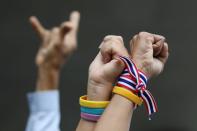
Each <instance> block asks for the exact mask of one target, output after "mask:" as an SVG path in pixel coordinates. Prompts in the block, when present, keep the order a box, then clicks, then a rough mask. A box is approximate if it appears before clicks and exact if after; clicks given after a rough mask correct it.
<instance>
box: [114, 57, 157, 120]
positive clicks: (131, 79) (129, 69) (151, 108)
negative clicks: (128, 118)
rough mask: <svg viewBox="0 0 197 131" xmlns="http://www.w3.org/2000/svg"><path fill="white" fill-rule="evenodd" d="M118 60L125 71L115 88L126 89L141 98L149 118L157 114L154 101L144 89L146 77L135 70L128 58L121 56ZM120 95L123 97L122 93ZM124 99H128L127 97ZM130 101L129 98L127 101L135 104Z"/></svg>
mask: <svg viewBox="0 0 197 131" xmlns="http://www.w3.org/2000/svg"><path fill="white" fill-rule="evenodd" d="M119 58H120V59H121V60H122V61H123V62H124V63H125V69H124V71H123V72H122V74H121V75H120V77H119V78H118V81H117V84H116V86H117V87H121V88H124V89H127V90H128V91H130V93H131V94H135V95H136V96H138V97H139V98H141V99H142V100H143V102H144V103H145V106H146V109H147V111H148V115H149V116H150V115H152V114H153V113H155V112H157V111H158V108H157V104H156V102H155V99H154V98H153V96H152V94H151V93H150V92H149V91H148V90H147V88H146V85H147V77H146V76H145V75H144V73H142V72H141V71H139V70H138V69H137V67H136V65H135V64H134V62H133V61H132V60H131V59H130V58H127V57H122V56H120V57H119ZM117 94H118V93H117ZM122 95H124V93H123V94H122ZM125 97H126V98H127V99H129V98H128V96H125ZM132 99H133V97H131V99H129V100H131V101H132V102H134V103H135V104H137V103H136V101H133V100H132ZM137 105H140V104H137ZM149 118H150V117H149Z"/></svg>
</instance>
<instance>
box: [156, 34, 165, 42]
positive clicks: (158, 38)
mask: <svg viewBox="0 0 197 131" xmlns="http://www.w3.org/2000/svg"><path fill="white" fill-rule="evenodd" d="M153 36H154V41H155V43H156V42H158V41H160V40H161V39H164V40H165V37H164V36H162V35H158V34H153Z"/></svg>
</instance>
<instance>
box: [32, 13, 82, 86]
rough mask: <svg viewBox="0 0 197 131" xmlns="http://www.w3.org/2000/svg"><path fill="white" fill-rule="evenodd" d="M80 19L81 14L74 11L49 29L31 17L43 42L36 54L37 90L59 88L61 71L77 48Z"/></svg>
mask: <svg viewBox="0 0 197 131" xmlns="http://www.w3.org/2000/svg"><path fill="white" fill-rule="evenodd" d="M79 19H80V14H79V13H78V12H76V11H74V12H72V13H71V15H70V20H69V21H66V22H63V23H62V24H61V25H60V26H59V27H54V28H52V29H51V30H48V29H45V28H44V27H43V26H42V25H41V23H40V22H39V20H38V19H37V18H36V17H35V16H32V17H30V23H31V25H32V26H33V28H34V30H35V31H36V32H37V33H38V35H39V37H40V38H41V43H42V44H41V46H40V49H39V51H38V53H37V56H36V65H37V66H38V70H39V72H38V81H37V90H48V89H55V88H57V86H58V76H59V71H60V69H61V67H62V66H63V64H64V62H65V60H66V59H67V58H68V56H70V55H71V54H72V53H73V51H74V50H75V49H76V48H77V31H78V24H79Z"/></svg>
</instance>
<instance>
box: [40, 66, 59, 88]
mask: <svg viewBox="0 0 197 131" xmlns="http://www.w3.org/2000/svg"><path fill="white" fill-rule="evenodd" d="M59 72H60V71H59V70H57V69H53V68H42V67H39V68H38V78H37V84H36V91H47V90H54V89H57V88H58V84H59Z"/></svg>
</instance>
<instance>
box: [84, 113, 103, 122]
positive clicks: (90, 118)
mask: <svg viewBox="0 0 197 131" xmlns="http://www.w3.org/2000/svg"><path fill="white" fill-rule="evenodd" d="M81 118H82V119H84V120H87V121H93V122H96V121H98V119H99V118H100V115H94V114H88V113H84V112H81Z"/></svg>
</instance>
